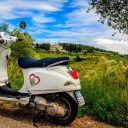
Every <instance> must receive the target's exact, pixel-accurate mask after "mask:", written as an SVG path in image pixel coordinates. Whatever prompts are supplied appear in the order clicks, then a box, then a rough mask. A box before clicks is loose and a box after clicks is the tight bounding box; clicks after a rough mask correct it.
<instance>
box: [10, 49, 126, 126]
mask: <svg viewBox="0 0 128 128" xmlns="http://www.w3.org/2000/svg"><path fill="white" fill-rule="evenodd" d="M57 56H68V54H67V53H65V54H64V53H63V54H61V53H60V54H57V53H50V52H47V51H36V54H35V56H34V57H35V58H38V59H39V58H44V57H57ZM69 57H70V58H71V59H72V60H73V62H72V63H71V64H70V66H71V67H72V68H74V69H76V70H77V71H78V72H79V74H80V76H81V77H80V79H81V85H82V92H83V95H84V98H85V101H86V105H85V106H83V107H82V108H80V110H79V117H81V116H83V115H85V114H88V115H92V116H93V117H95V118H96V119H99V120H102V121H105V122H108V123H111V124H114V125H118V126H122V127H124V128H125V127H126V126H127V125H128V117H127V111H128V67H127V63H128V56H122V55H121V56H120V55H118V54H117V53H112V52H101V51H95V50H94V52H93V53H86V55H84V54H83V53H75V52H74V53H73V52H72V54H71V55H70V56H69ZM8 68H9V70H8V71H9V78H10V81H11V83H12V85H13V87H15V88H17V89H18V88H20V87H21V85H22V83H23V78H22V72H21V70H20V68H19V67H18V65H17V62H16V61H15V60H11V61H10V62H9V66H8ZM13 72H15V74H14V73H13Z"/></svg>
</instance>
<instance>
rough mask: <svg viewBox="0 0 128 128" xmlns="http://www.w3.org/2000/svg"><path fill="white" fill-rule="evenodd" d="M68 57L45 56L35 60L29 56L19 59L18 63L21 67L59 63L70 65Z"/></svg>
mask: <svg viewBox="0 0 128 128" xmlns="http://www.w3.org/2000/svg"><path fill="white" fill-rule="evenodd" d="M68 62H69V58H68V57H58V58H44V59H41V60H35V59H31V58H28V57H21V58H19V60H18V64H19V66H20V67H21V68H23V69H26V68H38V67H47V66H50V65H51V66H57V65H68Z"/></svg>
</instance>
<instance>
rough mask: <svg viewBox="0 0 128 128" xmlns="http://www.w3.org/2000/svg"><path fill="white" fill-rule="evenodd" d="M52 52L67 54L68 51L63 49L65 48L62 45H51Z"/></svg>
mask: <svg viewBox="0 0 128 128" xmlns="http://www.w3.org/2000/svg"><path fill="white" fill-rule="evenodd" d="M50 51H52V52H57V51H59V52H66V50H65V49H63V46H62V45H60V44H51V46H50Z"/></svg>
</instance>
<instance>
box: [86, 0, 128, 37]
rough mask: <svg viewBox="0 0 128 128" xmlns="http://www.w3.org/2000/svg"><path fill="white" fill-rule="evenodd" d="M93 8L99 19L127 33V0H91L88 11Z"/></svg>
mask: <svg viewBox="0 0 128 128" xmlns="http://www.w3.org/2000/svg"><path fill="white" fill-rule="evenodd" d="M91 9H95V11H96V13H97V14H99V15H100V19H99V21H100V22H101V23H105V22H106V23H107V24H108V26H110V27H112V28H114V29H116V30H118V31H119V32H120V33H125V34H128V0H91V2H90V7H89V9H88V11H90V10H91Z"/></svg>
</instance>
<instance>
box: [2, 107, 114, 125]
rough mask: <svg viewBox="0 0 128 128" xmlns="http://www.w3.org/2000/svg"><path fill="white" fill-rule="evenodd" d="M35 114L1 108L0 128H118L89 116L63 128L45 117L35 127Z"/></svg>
mask: <svg viewBox="0 0 128 128" xmlns="http://www.w3.org/2000/svg"><path fill="white" fill-rule="evenodd" d="M33 116H35V114H33V115H32V114H31V113H30V111H24V110H23V109H19V108H17V109H5V108H0V128H37V127H38V128H116V127H114V126H111V125H108V124H105V123H101V122H98V121H95V120H93V119H91V118H90V117H88V116H85V117H83V118H77V119H76V120H75V121H74V122H73V123H72V124H71V125H69V126H66V127H62V126H57V125H54V124H52V123H51V122H50V120H48V119H46V118H45V117H43V118H42V120H40V121H39V122H37V123H36V126H33V123H32V119H33Z"/></svg>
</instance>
